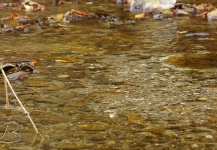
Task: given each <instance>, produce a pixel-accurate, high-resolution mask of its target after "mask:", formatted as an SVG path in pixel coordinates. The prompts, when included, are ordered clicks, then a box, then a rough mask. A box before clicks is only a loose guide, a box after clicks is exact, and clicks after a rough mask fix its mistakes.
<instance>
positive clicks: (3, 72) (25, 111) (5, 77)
mask: <svg viewBox="0 0 217 150" xmlns="http://www.w3.org/2000/svg"><path fill="white" fill-rule="evenodd" d="M1 72H2V74H3V77H4V80H5V81H6V84H8V86H9V87H10V89H11V91H12V93H13V94H14V96H15V98H16V99H17V101H18V102H19V104H20V106H21V107H22V109H23V110H24V113H25V114H26V115H27V117H28V118H29V120H30V122H31V123H32V125H33V127H34V129H35V131H36V132H37V133H39V132H38V129H37V128H36V126H35V124H34V122H33V120H32V118H31V117H30V115H29V112H28V111H27V110H26V109H25V107H24V106H23V104H22V103H21V101H20V99H19V98H18V96H17V94H16V93H15V91H14V89H13V87H12V86H11V84H10V82H9V80H8V78H7V76H6V74H5V71H4V69H3V68H2V67H1Z"/></svg>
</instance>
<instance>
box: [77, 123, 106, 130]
mask: <svg viewBox="0 0 217 150" xmlns="http://www.w3.org/2000/svg"><path fill="white" fill-rule="evenodd" d="M78 128H80V129H82V130H84V131H106V130H108V129H109V125H108V124H80V125H78Z"/></svg>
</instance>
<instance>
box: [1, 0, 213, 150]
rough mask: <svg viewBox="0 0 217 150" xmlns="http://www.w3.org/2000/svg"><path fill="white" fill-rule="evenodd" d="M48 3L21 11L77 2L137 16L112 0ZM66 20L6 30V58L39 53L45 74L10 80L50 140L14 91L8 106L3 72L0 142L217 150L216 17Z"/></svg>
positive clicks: (87, 7) (47, 146) (38, 67)
mask: <svg viewBox="0 0 217 150" xmlns="http://www.w3.org/2000/svg"><path fill="white" fill-rule="evenodd" d="M45 5H48V10H46V11H44V12H23V13H24V14H26V15H30V16H32V17H38V16H50V15H57V14H61V13H64V12H66V11H68V10H70V9H71V8H76V9H84V10H86V11H88V12H97V11H98V10H100V11H102V10H104V11H106V12H109V13H110V14H111V15H113V16H116V17H120V18H123V19H125V18H131V19H132V18H133V17H132V16H133V15H132V14H130V13H129V12H128V11H125V9H126V8H125V7H124V8H123V7H121V6H117V5H116V4H113V3H111V2H110V1H102V2H101V1H96V2H95V1H94V2H93V4H92V5H87V4H85V3H81V4H76V5H71V4H68V5H65V6H61V7H56V6H55V5H54V2H50V3H49V2H46V3H45ZM1 12H2V13H1V14H2V16H4V15H5V14H7V13H9V12H10V10H5V9H4V10H3V9H2V10H1ZM64 25H65V26H64V27H50V28H46V29H42V30H37V31H36V32H31V33H27V34H19V35H13V34H12V35H10V34H0V38H1V41H0V45H1V54H0V59H1V61H4V60H20V59H37V60H39V63H37V64H36V66H34V69H36V70H39V71H40V74H31V75H30V76H29V78H28V79H25V80H22V81H11V83H12V85H13V87H14V89H15V91H16V92H17V95H18V97H19V98H20V99H21V101H22V102H23V104H24V106H25V108H26V109H27V110H28V111H29V112H30V116H31V117H32V119H33V121H34V122H35V124H36V126H37V128H38V130H39V132H40V133H41V134H42V136H43V137H44V139H42V138H41V136H39V135H37V134H36V133H35V130H34V128H33V127H32V125H31V123H30V121H29V120H28V118H27V117H26V115H25V114H24V113H23V111H22V109H21V107H20V106H19V104H18V102H17V101H16V100H15V99H14V97H13V95H12V94H11V93H10V95H9V98H10V100H11V108H10V109H5V107H4V106H5V101H4V99H5V95H4V94H5V93H4V87H3V79H2V88H1V95H0V96H1V124H2V126H1V127H0V131H1V132H2V133H4V131H5V129H6V127H7V125H8V130H7V132H6V134H4V136H2V137H1V139H0V141H2V144H0V146H1V149H9V148H10V149H123V150H126V149H135V150H139V149H190V148H195V149H216V148H217V145H216V141H217V138H216V136H217V132H216V123H217V116H216V110H217V94H216V91H217V86H216V84H217V83H216V77H217V73H216V47H217V44H216V43H217V42H216V37H217V35H216V34H217V33H216V25H217V23H216V22H208V21H206V19H205V18H190V17H183V16H181V17H174V18H169V19H165V20H154V19H152V18H150V17H147V18H146V19H144V20H140V21H137V22H136V23H135V24H127V23H126V24H121V25H115V26H112V27H111V26H110V25H108V23H106V22H105V23H100V22H99V21H98V20H97V19H95V20H90V21H85V22H82V23H74V24H64ZM177 31H180V32H182V31H188V32H189V33H195V32H205V33H209V34H210V35H209V36H206V37H185V35H184V34H178V33H177ZM63 61H64V62H63ZM15 129H17V130H16V133H17V134H14V132H13V131H14V130H15ZM5 141H7V142H9V143H5Z"/></svg>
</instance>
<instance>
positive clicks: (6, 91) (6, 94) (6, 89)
mask: <svg viewBox="0 0 217 150" xmlns="http://www.w3.org/2000/svg"><path fill="white" fill-rule="evenodd" d="M4 85H5V96H6V108H9V105H10V103H9V99H8V86H7V82H6V80H5V78H4Z"/></svg>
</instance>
